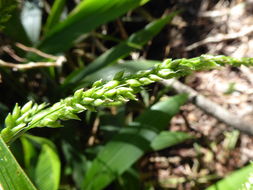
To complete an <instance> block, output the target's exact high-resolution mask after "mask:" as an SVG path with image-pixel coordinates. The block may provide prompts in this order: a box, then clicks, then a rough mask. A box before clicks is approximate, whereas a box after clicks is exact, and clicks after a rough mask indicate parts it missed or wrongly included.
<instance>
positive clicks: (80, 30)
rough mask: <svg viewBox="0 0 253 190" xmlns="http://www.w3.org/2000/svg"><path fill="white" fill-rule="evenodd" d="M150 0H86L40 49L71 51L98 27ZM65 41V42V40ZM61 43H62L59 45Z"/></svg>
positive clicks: (56, 27)
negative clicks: (80, 39)
mask: <svg viewBox="0 0 253 190" xmlns="http://www.w3.org/2000/svg"><path fill="white" fill-rule="evenodd" d="M147 1H148V0H113V1H112V0H100V1H96V0H85V1H81V3H80V4H79V5H78V6H77V7H76V8H75V9H74V10H73V11H72V12H71V14H70V15H69V16H68V17H67V18H66V19H65V20H64V21H63V22H61V23H59V24H58V25H57V26H55V27H54V28H53V29H52V30H51V31H50V32H49V33H48V34H47V36H46V37H45V38H44V40H42V42H41V43H40V45H39V46H38V48H39V49H40V50H42V51H44V52H47V53H51V54H54V53H59V52H64V51H66V50H67V49H69V48H70V47H71V46H72V44H73V43H74V40H76V39H77V38H78V37H79V36H80V35H83V34H85V33H87V32H90V31H91V30H93V29H95V28H96V27H98V26H100V25H101V24H104V23H106V22H109V21H111V20H113V19H115V18H117V17H119V16H121V15H123V14H124V13H126V12H127V11H129V10H131V9H133V8H135V7H138V6H140V5H142V4H144V3H146V2H147ZM63 39H64V40H63ZM59 42H60V43H59Z"/></svg>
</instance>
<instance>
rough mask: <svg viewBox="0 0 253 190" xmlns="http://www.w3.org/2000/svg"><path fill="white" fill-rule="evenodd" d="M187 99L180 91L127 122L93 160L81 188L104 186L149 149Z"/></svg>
mask: <svg viewBox="0 0 253 190" xmlns="http://www.w3.org/2000/svg"><path fill="white" fill-rule="evenodd" d="M186 100H187V96H185V95H181V96H176V97H173V98H171V99H169V100H167V101H164V102H159V103H157V104H155V105H153V106H152V107H151V108H150V110H147V111H146V112H144V113H143V114H142V115H140V116H139V117H138V118H137V119H136V120H135V121H134V122H133V123H130V124H129V127H126V128H123V129H122V130H121V131H120V132H119V133H118V134H117V135H115V136H114V137H113V138H112V139H111V140H110V142H109V143H107V144H106V145H105V147H104V148H103V150H102V151H101V152H100V153H99V154H98V155H97V157H96V158H95V160H93V162H92V164H91V166H90V168H89V170H88V171H87V173H86V176H85V179H84V184H83V189H87V190H90V189H96V190H100V189H103V188H104V187H105V186H107V185H108V184H110V182H111V181H112V180H114V179H115V178H117V177H119V176H120V175H121V174H122V173H123V172H125V171H126V170H127V169H128V168H129V167H131V165H132V164H133V163H135V162H136V161H137V160H138V159H139V158H140V157H141V156H143V155H144V153H145V152H147V151H150V150H151V147H150V146H151V142H152V141H153V140H154V139H155V138H156V137H157V136H158V135H159V132H160V131H162V130H164V129H165V128H166V126H167V125H168V123H169V121H170V119H171V118H172V116H173V115H175V114H176V113H177V112H178V110H179V107H180V106H181V105H182V104H184V102H185V101H186ZM179 142H180V141H179ZM175 143H177V142H175ZM168 146H169V145H168ZM126 153H127V155H128V156H126Z"/></svg>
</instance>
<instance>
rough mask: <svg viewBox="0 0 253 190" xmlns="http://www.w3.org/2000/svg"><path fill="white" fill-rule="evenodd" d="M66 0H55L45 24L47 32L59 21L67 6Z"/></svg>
mask: <svg viewBox="0 0 253 190" xmlns="http://www.w3.org/2000/svg"><path fill="white" fill-rule="evenodd" d="M65 2H66V0H56V1H55V2H54V4H53V7H52V9H51V11H50V14H49V16H48V18H47V22H46V24H45V26H44V32H45V34H46V33H47V32H48V31H50V30H51V29H52V28H53V27H54V26H56V25H57V24H58V23H59V21H60V17H61V14H62V11H63V9H64V6H65Z"/></svg>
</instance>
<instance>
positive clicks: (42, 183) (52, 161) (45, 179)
mask: <svg viewBox="0 0 253 190" xmlns="http://www.w3.org/2000/svg"><path fill="white" fill-rule="evenodd" d="M60 170H61V164H60V160H59V157H58V155H57V154H56V152H55V151H54V150H53V149H52V148H51V147H50V146H48V145H47V144H44V145H42V151H41V153H40V155H39V160H38V163H37V165H36V168H35V183H36V185H37V186H38V188H39V189H40V190H48V189H50V190H57V189H58V187H59V183H60Z"/></svg>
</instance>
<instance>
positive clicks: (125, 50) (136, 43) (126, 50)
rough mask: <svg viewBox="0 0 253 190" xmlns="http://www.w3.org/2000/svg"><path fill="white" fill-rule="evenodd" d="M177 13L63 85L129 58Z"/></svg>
mask: <svg viewBox="0 0 253 190" xmlns="http://www.w3.org/2000/svg"><path fill="white" fill-rule="evenodd" d="M175 14H176V12H174V13H172V14H170V15H168V16H166V17H163V18H161V19H158V20H156V21H153V22H151V23H150V24H148V25H147V26H146V27H145V28H144V29H142V30H140V31H138V32H136V33H134V34H132V35H131V36H130V37H129V38H128V39H127V40H126V41H124V42H122V43H120V44H118V45H117V46H115V47H113V48H111V49H110V50H108V51H106V52H105V53H104V54H102V55H101V56H99V57H98V58H97V59H95V60H94V61H93V62H92V63H90V64H89V65H88V66H87V67H85V68H83V69H81V70H79V71H78V72H75V73H74V75H71V76H70V77H69V78H67V79H66V80H65V82H64V84H63V85H66V84H72V83H76V82H78V81H80V80H82V79H83V78H85V77H86V76H87V75H90V74H92V73H94V72H95V71H97V70H99V69H101V68H103V67H105V66H108V65H109V64H112V63H116V61H117V60H119V59H122V58H124V57H126V56H128V55H129V54H130V53H131V52H132V51H133V50H135V49H136V48H137V47H138V48H141V47H142V46H143V45H144V44H146V43H147V42H148V41H149V40H151V39H152V38H153V37H154V36H155V35H157V34H158V33H159V32H160V31H161V29H163V27H164V26H165V25H166V24H167V23H168V22H170V21H171V19H172V18H173V17H174V15H175Z"/></svg>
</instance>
